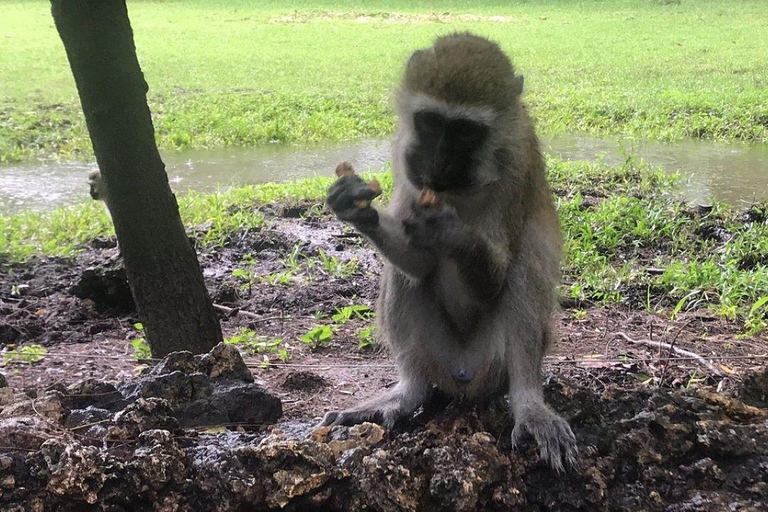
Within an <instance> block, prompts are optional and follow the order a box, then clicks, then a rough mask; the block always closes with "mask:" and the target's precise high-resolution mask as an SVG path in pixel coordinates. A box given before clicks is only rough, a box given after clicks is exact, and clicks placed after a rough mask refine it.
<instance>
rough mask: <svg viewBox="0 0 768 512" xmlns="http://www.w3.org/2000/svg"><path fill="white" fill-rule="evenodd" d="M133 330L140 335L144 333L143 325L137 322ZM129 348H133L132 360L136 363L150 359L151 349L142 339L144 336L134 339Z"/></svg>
mask: <svg viewBox="0 0 768 512" xmlns="http://www.w3.org/2000/svg"><path fill="white" fill-rule="evenodd" d="M133 328H134V329H136V331H137V332H139V333H141V334H143V333H144V325H143V324H141V323H139V322H137V323H135V324H133ZM131 347H132V348H133V358H134V359H136V360H137V361H140V360H142V359H151V358H152V349H151V348H150V347H149V343H147V340H146V339H144V336H139V337H137V338H134V339H133V340H132V341H131Z"/></svg>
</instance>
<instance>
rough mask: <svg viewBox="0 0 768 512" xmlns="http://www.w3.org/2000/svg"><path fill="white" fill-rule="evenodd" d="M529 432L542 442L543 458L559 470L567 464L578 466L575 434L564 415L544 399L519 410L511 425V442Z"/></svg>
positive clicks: (540, 444) (537, 440) (539, 442)
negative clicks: (512, 426) (550, 406)
mask: <svg viewBox="0 0 768 512" xmlns="http://www.w3.org/2000/svg"><path fill="white" fill-rule="evenodd" d="M526 433H528V434H530V435H531V436H533V438H534V439H535V440H536V443H538V445H539V454H540V456H541V459H542V460H544V461H545V462H547V463H548V464H549V465H550V466H551V467H552V468H553V469H554V470H555V471H557V472H558V473H561V472H563V470H564V469H565V466H568V467H569V468H575V467H576V466H577V459H578V455H579V448H578V446H577V445H576V436H575V435H573V431H572V430H571V427H570V426H569V425H568V422H567V421H565V420H564V419H563V418H561V417H560V416H558V415H557V414H555V413H554V412H552V411H551V410H550V409H549V408H548V407H547V406H546V405H544V404H543V403H542V404H540V405H535V406H531V407H528V408H527V410H525V411H522V412H516V416H515V428H514V429H512V445H513V446H517V445H518V443H519V442H520V439H521V438H522V437H523V435H524V434H526Z"/></svg>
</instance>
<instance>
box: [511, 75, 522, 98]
mask: <svg viewBox="0 0 768 512" xmlns="http://www.w3.org/2000/svg"><path fill="white" fill-rule="evenodd" d="M512 93H513V94H514V95H515V96H520V95H521V94H522V93H523V75H517V76H515V77H514V78H513V79H512Z"/></svg>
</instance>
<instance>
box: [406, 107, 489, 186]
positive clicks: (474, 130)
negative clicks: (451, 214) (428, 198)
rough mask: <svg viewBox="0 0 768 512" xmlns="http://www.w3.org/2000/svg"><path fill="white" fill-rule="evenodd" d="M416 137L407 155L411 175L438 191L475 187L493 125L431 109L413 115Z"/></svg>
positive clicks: (409, 175)
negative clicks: (478, 167) (453, 116)
mask: <svg viewBox="0 0 768 512" xmlns="http://www.w3.org/2000/svg"><path fill="white" fill-rule="evenodd" d="M413 125H414V129H415V132H416V133H415V141H414V143H413V145H412V146H411V147H410V148H409V149H408V151H407V152H406V155H405V159H406V165H407V175H408V179H409V180H410V181H411V183H413V184H414V185H415V186H416V187H418V188H422V187H425V186H428V187H430V188H432V189H433V190H435V191H436V192H443V191H449V190H457V189H463V188H467V187H471V186H472V185H474V184H475V181H476V169H477V166H478V162H479V156H480V150H481V148H482V146H483V144H484V143H485V141H486V139H487V138H488V133H489V131H490V128H489V127H488V126H487V125H485V124H482V123H479V122H477V121H473V120H470V119H462V118H459V119H454V118H447V117H445V116H443V115H442V114H439V113H437V112H433V111H429V110H421V111H419V112H416V113H415V114H414V115H413Z"/></svg>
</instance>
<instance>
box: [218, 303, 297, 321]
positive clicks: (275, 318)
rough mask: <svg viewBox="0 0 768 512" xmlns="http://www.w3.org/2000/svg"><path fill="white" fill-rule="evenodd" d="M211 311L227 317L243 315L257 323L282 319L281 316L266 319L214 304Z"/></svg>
mask: <svg viewBox="0 0 768 512" xmlns="http://www.w3.org/2000/svg"><path fill="white" fill-rule="evenodd" d="M213 309H216V310H218V311H221V312H222V313H226V314H228V315H232V314H236V315H243V316H245V317H248V318H252V319H253V320H254V321H259V322H268V321H270V320H280V319H281V318H283V317H282V316H266V317H265V316H260V315H257V314H256V313H251V312H250V311H245V310H242V309H236V308H230V307H228V306H222V305H221V304H214V305H213Z"/></svg>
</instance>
